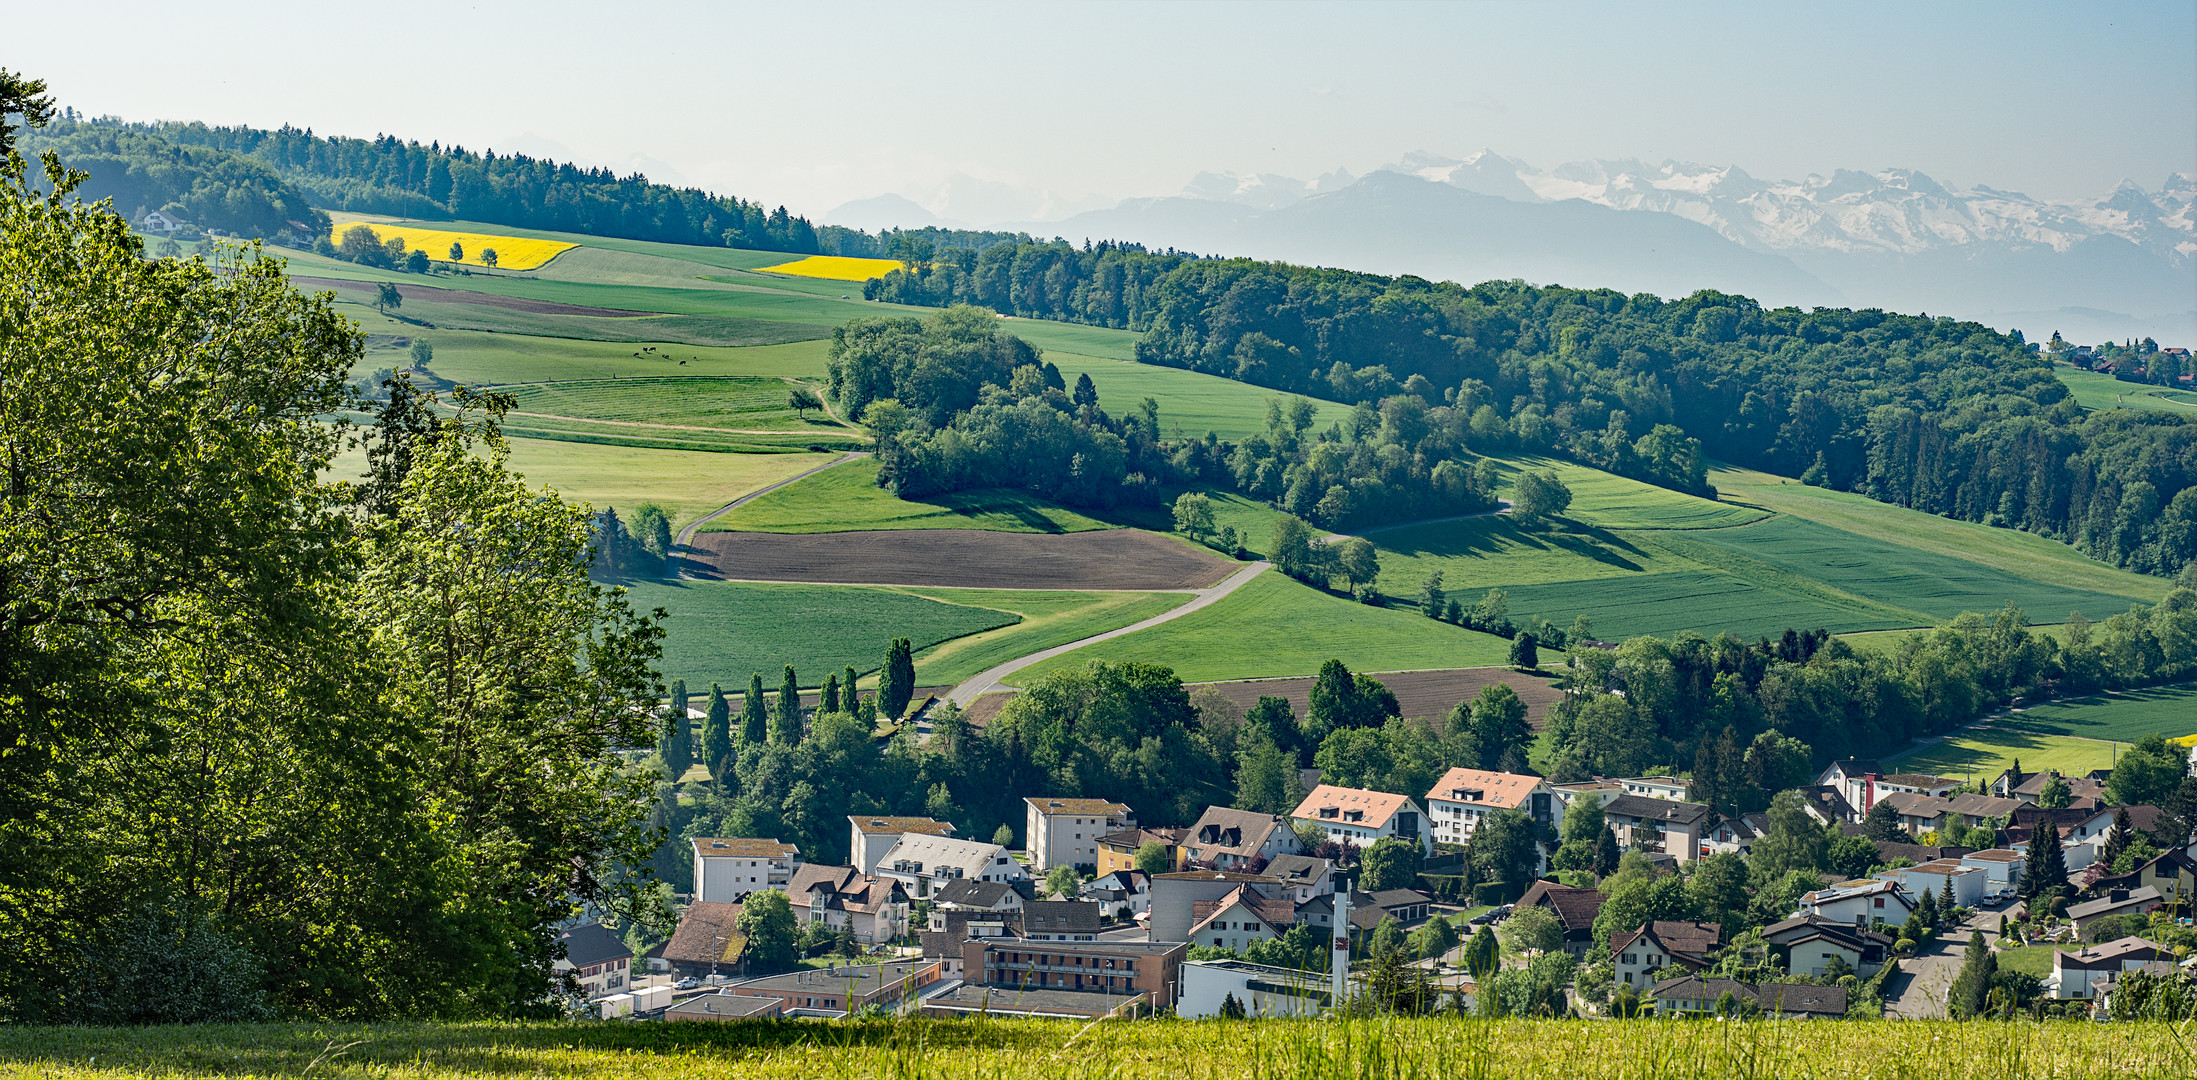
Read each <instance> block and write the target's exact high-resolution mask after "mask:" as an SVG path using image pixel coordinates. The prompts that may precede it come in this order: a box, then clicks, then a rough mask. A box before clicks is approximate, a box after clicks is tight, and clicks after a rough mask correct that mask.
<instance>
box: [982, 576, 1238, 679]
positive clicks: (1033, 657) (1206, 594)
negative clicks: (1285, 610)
mask: <svg viewBox="0 0 2197 1080" xmlns="http://www.w3.org/2000/svg"><path fill="white" fill-rule="evenodd" d="M1272 565H1273V564H1272V563H1269V562H1266V561H1265V560H1263V559H1262V560H1260V561H1259V562H1255V563H1252V564H1251V565H1249V566H1246V567H1244V568H1243V569H1241V570H1238V571H1236V572H1235V573H1233V574H1230V575H1228V576H1227V577H1226V578H1224V579H1222V581H1221V583H1220V584H1218V585H1215V586H1213V587H1212V588H1210V589H1189V590H1180V591H1187V592H1189V593H1191V594H1192V596H1194V597H1195V599H1193V600H1191V601H1190V602H1189V603H1187V604H1184V605H1182V606H1181V607H1178V608H1174V609H1172V610H1169V611H1163V612H1161V613H1159V614H1158V615H1154V616H1152V617H1151V618H1149V619H1146V620H1144V621H1143V622H1134V623H1130V624H1129V625H1127V626H1124V627H1120V628H1117V629H1114V630H1108V631H1107V632H1105V633H1103V634H1093V635H1091V636H1090V637H1087V638H1083V639H1082V640H1079V641H1071V642H1069V643H1068V644H1066V645H1055V646H1053V647H1052V648H1050V649H1041V650H1039V651H1037V652H1034V653H1031V654H1029V655H1028V656H1019V657H1016V658H1015V659H1013V660H1009V661H1007V662H1006V663H1004V664H1001V665H999V666H998V667H995V668H992V669H990V670H988V671H984V672H980V673H979V674H977V675H975V676H972V677H971V678H969V679H968V680H967V681H965V682H963V683H962V684H961V685H959V686H956V687H954V688H953V689H952V690H950V691H948V692H947V694H946V700H947V701H951V702H953V703H954V704H955V705H959V706H961V707H962V708H968V707H969V703H970V702H973V701H975V700H976V699H977V698H980V697H982V696H984V695H985V694H987V693H989V692H991V691H993V690H995V689H998V687H999V681H1000V680H1001V679H1004V678H1006V677H1007V676H1009V675H1012V674H1014V673H1015V672H1017V671H1021V670H1022V669H1023V668H1026V667H1029V666H1030V665H1032V664H1035V663H1037V662H1039V661H1041V660H1050V659H1052V658H1053V657H1056V656H1059V655H1061V654H1062V653H1070V652H1074V651H1076V650H1077V649H1080V648H1082V647H1084V646H1085V645H1091V644H1096V643H1097V642H1101V641H1106V640H1108V639H1110V638H1118V637H1121V636H1122V635H1124V634H1134V633H1136V632H1137V631H1139V630H1149V629H1151V628H1152V627H1155V626H1158V625H1159V624H1161V623H1163V622H1168V621H1170V620H1173V619H1179V618H1182V617H1183V616H1185V615H1188V614H1190V613H1191V612H1193V611H1196V610H1198V609H1199V608H1202V607H1205V606H1206V605H1208V604H1211V603H1213V602H1215V601H1217V600H1219V599H1220V598H1221V597H1224V596H1227V595H1228V594H1229V593H1232V592H1235V591H1236V590H1237V589H1240V588H1242V587H1243V585H1244V583H1245V582H1247V581H1250V580H1251V579H1252V578H1255V577H1258V576H1259V575H1260V574H1261V573H1264V572H1265V571H1266V569H1267V567H1269V566H1272ZM1156 591H1163V592H1174V591H1178V590H1172V589H1168V590H1156Z"/></svg>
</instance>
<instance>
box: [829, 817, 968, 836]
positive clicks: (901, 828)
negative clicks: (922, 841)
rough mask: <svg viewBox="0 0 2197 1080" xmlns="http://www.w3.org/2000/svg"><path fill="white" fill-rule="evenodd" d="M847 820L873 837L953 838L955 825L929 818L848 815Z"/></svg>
mask: <svg viewBox="0 0 2197 1080" xmlns="http://www.w3.org/2000/svg"><path fill="white" fill-rule="evenodd" d="M847 820H848V821H849V822H851V823H852V824H853V825H854V827H855V828H857V829H860V830H862V831H863V832H864V833H868V834H871V835H881V834H882V835H890V834H893V833H929V834H930V835H932V836H952V835H953V834H954V823H953V822H951V821H940V820H938V819H937V818H927V817H872V816H870V815H868V814H848V815H847Z"/></svg>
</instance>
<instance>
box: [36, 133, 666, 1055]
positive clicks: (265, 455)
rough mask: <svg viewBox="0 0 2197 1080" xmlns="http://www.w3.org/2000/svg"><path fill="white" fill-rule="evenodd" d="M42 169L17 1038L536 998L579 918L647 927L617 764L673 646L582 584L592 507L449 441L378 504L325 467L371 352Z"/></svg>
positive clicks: (264, 284)
mask: <svg viewBox="0 0 2197 1080" xmlns="http://www.w3.org/2000/svg"><path fill="white" fill-rule="evenodd" d="M29 171H30V170H29V168H28V167H27V166H26V165H25V163H24V162H23V161H22V160H21V158H19V157H17V156H15V155H13V154H12V153H9V154H5V155H4V156H0V747H4V748H5V752H0V822H4V823H0V955H6V956H8V957H10V958H11V959H10V961H9V962H8V963H7V964H5V965H0V1015H7V1016H12V1017H15V1018H20V1019H63V1018H65V1019H69V1020H73V1021H80V1022H81V1021H92V1022H101V1021H105V1022H143V1021H160V1020H165V1021H190V1020H206V1019H225V1018H248V1017H252V1016H259V1015H266V1014H268V1013H270V1012H280V1013H288V1014H295V1015H305V1016H330V1017H375V1016H392V1015H404V1014H411V1015H433V1016H468V1015H508V1014H512V1013H518V1012H524V1011H528V1010H531V1009H535V1008H539V1007H541V1006H542V1005H543V1004H544V1003H545V1002H546V1001H547V997H548V992H549V990H550V989H551V974H550V959H551V956H552V952H553V949H554V948H555V943H556V935H555V933H554V931H553V930H552V926H553V924H554V922H555V921H556V920H559V919H562V918H565V917H567V916H569V915H571V914H573V913H574V912H575V911H578V910H580V909H582V908H583V907H588V906H592V907H594V908H595V909H597V910H601V911H610V912H620V911H627V912H631V911H635V910H636V908H637V905H638V897H639V895H640V892H641V889H640V883H639V881H638V880H636V879H635V878H633V877H631V876H630V875H629V873H628V871H627V867H629V866H632V865H635V864H637V863H638V862H639V861H640V859H639V857H638V856H639V854H640V853H641V852H642V851H644V850H645V849H646V847H647V846H648V843H649V841H650V840H652V839H653V837H652V836H651V835H650V834H649V833H648V832H647V830H646V828H645V821H646V817H645V804H644V802H643V797H644V796H645V795H646V793H647V791H648V786H649V785H648V781H649V780H650V779H652V778H649V777H629V776H627V775H626V774H625V773H623V772H621V771H620V770H619V769H618V768H617V767H616V759H615V756H614V755H613V753H612V751H614V750H617V749H622V748H628V747H632V748H639V747H642V746H645V745H647V744H648V742H649V740H650V738H651V737H652V735H653V733H654V730H655V726H656V722H655V721H654V720H653V719H651V718H650V715H649V714H650V713H651V712H653V706H654V700H655V696H656V694H657V691H658V688H657V687H656V685H655V677H654V675H653V673H652V671H651V664H652V661H653V659H654V656H655V654H656V650H657V647H658V643H657V636H658V631H657V630H656V629H655V627H654V625H653V623H652V622H651V621H650V620H648V619H645V618H642V617H639V616H637V615H635V614H634V613H633V612H631V611H630V610H628V608H627V607H626V605H625V602H624V600H623V597H622V595H621V594H618V593H616V592H606V591H604V590H602V589H600V588H599V587H597V586H594V585H592V584H590V583H589V582H588V580H587V577H586V570H587V566H588V563H589V560H590V557H591V549H590V536H591V534H590V531H589V524H588V519H587V513H586V511H585V509H584V508H580V507H574V506H571V505H568V504H565V503H563V502H561V501H560V500H558V499H556V498H555V497H554V495H545V494H544V493H542V492H539V491H533V490H530V489H528V488H527V487H526V486H525V485H524V484H523V483H522V482H521V481H519V480H518V478H516V477H513V476H511V475H510V474H509V473H508V472H507V471H505V469H504V467H503V458H502V455H501V453H500V451H499V449H498V446H497V440H496V439H495V437H494V434H493V430H492V429H489V430H487V431H485V432H483V433H481V434H480V435H476V434H474V433H473V432H472V431H469V430H468V429H467V428H466V426H464V425H463V424H458V425H447V424H446V425H440V426H429V427H428V428H426V429H425V431H424V432H410V433H408V434H407V435H406V436H405V437H407V438H411V439H413V440H415V442H416V444H417V445H414V446H411V447H410V448H408V454H407V455H406V460H407V462H408V465H409V467H408V468H407V469H405V470H403V473H404V474H403V475H401V476H393V477H385V478H381V479H383V480H387V481H389V482H390V483H392V484H393V485H394V486H393V488H391V489H389V490H383V491H377V492H375V497H376V499H377V501H379V502H380V503H381V504H382V505H381V506H380V507H379V509H380V510H381V511H382V512H369V511H368V510H367V509H366V508H365V500H364V499H363V498H362V497H361V494H360V492H358V491H356V490H354V489H353V488H352V487H351V486H350V485H347V484H335V483H330V482H327V481H326V480H325V479H324V475H323V474H324V473H325V471H326V470H327V469H328V467H329V465H330V463H331V461H332V460H333V459H334V457H335V455H336V454H337V453H338V452H339V451H340V449H341V448H342V442H343V439H344V438H345V433H344V431H343V430H342V429H340V428H336V427H332V426H330V425H327V424H325V423H323V422H321V421H320V418H321V417H324V416H326V415H327V414H329V413H331V412H333V411H335V410H337V409H338V408H340V407H341V406H343V405H344V404H346V402H345V397H344V394H345V390H344V385H345V375H346V372H347V371H348V369H349V368H350V367H351V365H352V364H353V363H354V362H355V361H356V360H357V359H358V358H359V354H360V348H361V341H360V337H359V334H358V331H357V329H356V328H355V327H354V326H352V325H351V324H350V323H349V322H348V321H346V320H345V319H343V318H342V317H340V316H339V315H337V314H336V313H335V312H334V311H333V310H332V308H331V307H330V305H329V303H328V301H327V300H326V299H324V298H308V297H305V296H302V295H300V294H299V293H297V292H296V291H294V290H293V289H291V288H290V287H289V285H288V283H287V282H286V280H285V279H284V277H283V273H282V269H281V267H280V265H279V264H276V263H272V262H266V261H261V260H259V259H258V258H257V257H256V253H253V252H246V251H237V252H235V253H234V254H232V255H223V256H220V257H219V258H218V260H217V263H216V264H208V263H207V262H205V261H202V260H190V261H181V260H159V261H148V260H146V259H145V258H144V257H143V253H142V252H141V250H140V248H139V243H138V241H137V240H136V239H135V238H134V237H133V236H132V235H131V234H130V231H129V229H128V226H127V225H126V223H125V222H123V221H122V220H121V219H120V218H119V217H116V216H115V215H113V214H112V213H111V212H109V211H108V210H107V209H106V208H105V207H103V206H86V205H83V204H81V203H78V202H76V201H75V200H74V199H72V198H71V197H70V194H69V193H70V191H71V189H72V187H73V182H72V178H71V177H69V176H68V175H66V174H64V173H62V172H61V171H60V170H59V169H58V167H57V166H54V165H53V164H52V163H51V162H49V163H48V165H47V169H46V171H47V176H46V183H45V185H43V186H45V187H47V188H48V189H49V191H48V193H45V194H41V193H40V192H39V191H37V190H35V189H34V186H33V184H32V182H31V179H30V177H29V175H28V173H29ZM389 430H390V431H395V430H397V428H395V427H392V428H390V429H389ZM385 437H393V436H385ZM482 439H485V441H486V445H485V446H480V445H478V443H479V441H480V440H482ZM377 449H384V448H378V447H377ZM484 449H485V450H486V451H487V452H486V453H481V452H478V451H479V450H484Z"/></svg>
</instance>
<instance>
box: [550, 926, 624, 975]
mask: <svg viewBox="0 0 2197 1080" xmlns="http://www.w3.org/2000/svg"><path fill="white" fill-rule="evenodd" d="M563 941H564V947H565V962H566V963H569V964H571V965H572V966H573V967H582V968H584V967H591V966H593V965H595V964H600V963H603V962H605V961H609V960H616V959H618V958H619V957H621V956H632V955H633V950H631V949H628V948H626V943H625V942H624V941H622V940H620V939H619V937H618V935H617V934H614V933H612V932H611V931H610V928H609V927H606V926H604V925H603V924H601V923H581V924H580V925H578V926H575V927H573V928H572V929H570V930H567V931H565V932H564V937H563Z"/></svg>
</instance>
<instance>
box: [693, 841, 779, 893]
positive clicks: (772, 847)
mask: <svg viewBox="0 0 2197 1080" xmlns="http://www.w3.org/2000/svg"><path fill="white" fill-rule="evenodd" d="M693 843H694V899H696V900H705V901H709V902H711V903H730V902H734V901H737V900H739V899H740V898H741V897H743V896H746V895H747V894H749V893H751V892H755V891H757V890H759V889H784V888H785V887H786V883H787V882H789V881H792V880H793V872H794V871H796V870H799V869H801V849H800V848H798V847H795V846H794V845H792V844H783V843H780V842H778V841H776V840H754V839H748V838H745V837H727V836H697V837H695V838H694V841H693Z"/></svg>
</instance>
